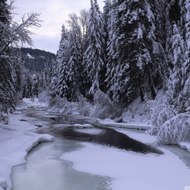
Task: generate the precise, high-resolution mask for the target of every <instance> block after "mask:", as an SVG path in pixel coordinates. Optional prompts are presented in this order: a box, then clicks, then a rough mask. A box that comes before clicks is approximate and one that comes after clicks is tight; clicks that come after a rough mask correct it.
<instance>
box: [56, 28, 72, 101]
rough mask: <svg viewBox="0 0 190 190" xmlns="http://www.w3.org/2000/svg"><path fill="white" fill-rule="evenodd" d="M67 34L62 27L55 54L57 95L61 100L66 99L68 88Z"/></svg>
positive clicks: (68, 43)
mask: <svg viewBox="0 0 190 190" xmlns="http://www.w3.org/2000/svg"><path fill="white" fill-rule="evenodd" d="M69 40H70V39H69V32H68V31H67V29H66V28H65V26H64V25H63V27H62V36H61V41H60V44H59V50H58V52H57V64H58V79H57V94H58V95H59V96H60V97H61V98H63V97H66V98H67V97H68V96H69V95H68V92H69V86H68V84H67V79H68V61H69V59H70V56H71V51H70V48H71V47H70V41H69Z"/></svg>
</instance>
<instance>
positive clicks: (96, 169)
mask: <svg viewBox="0 0 190 190" xmlns="http://www.w3.org/2000/svg"><path fill="white" fill-rule="evenodd" d="M129 136H131V137H134V136H135V137H137V136H138V140H141V141H142V142H143V141H146V142H149V143H152V142H154V140H155V139H153V138H152V137H150V136H149V137H150V138H149V137H148V135H147V136H146V138H145V135H143V134H142V135H140V136H139V134H136V135H135V134H134V133H132V132H131V133H129ZM82 145H83V146H84V148H83V149H80V150H78V151H75V152H70V153H67V154H64V155H63V156H62V159H64V160H68V161H71V162H73V163H74V166H73V167H74V168H75V169H76V170H79V171H83V172H87V173H92V174H97V175H102V176H107V177H111V178H112V184H111V185H112V189H113V190H123V189H130V190H139V189H141V190H145V189H146V190H179V189H184V187H185V186H188V185H190V168H188V167H187V166H185V164H184V163H183V162H182V161H181V160H179V158H178V157H177V156H175V155H174V154H173V153H171V152H169V151H167V150H164V149H162V150H163V151H164V155H160V156H158V155H155V154H149V155H143V154H139V153H134V152H127V151H122V150H118V149H115V148H110V147H104V146H101V145H95V144H91V143H82Z"/></svg>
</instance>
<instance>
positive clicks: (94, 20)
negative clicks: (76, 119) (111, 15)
mask: <svg viewBox="0 0 190 190" xmlns="http://www.w3.org/2000/svg"><path fill="white" fill-rule="evenodd" d="M104 47H105V41H104V23H103V19H102V14H101V12H100V10H99V6H98V3H97V1H96V0H91V9H90V18H89V25H88V48H87V50H86V52H85V54H84V59H85V60H84V61H85V64H86V66H87V68H88V77H89V79H90V82H91V88H90V91H89V92H90V94H92V95H93V94H94V93H95V92H96V91H97V90H102V91H105V83H104V81H105V53H104Z"/></svg>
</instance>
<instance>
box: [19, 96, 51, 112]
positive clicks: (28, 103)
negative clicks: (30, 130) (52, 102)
mask: <svg viewBox="0 0 190 190" xmlns="http://www.w3.org/2000/svg"><path fill="white" fill-rule="evenodd" d="M47 106H48V102H41V101H39V99H38V98H24V99H23V100H22V102H21V103H20V104H19V105H18V106H17V110H22V109H26V108H29V107H35V108H46V107H47Z"/></svg>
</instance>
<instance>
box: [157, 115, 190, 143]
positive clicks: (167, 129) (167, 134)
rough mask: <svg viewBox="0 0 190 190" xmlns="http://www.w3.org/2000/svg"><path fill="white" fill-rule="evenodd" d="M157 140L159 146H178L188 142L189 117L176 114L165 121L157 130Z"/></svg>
mask: <svg viewBox="0 0 190 190" xmlns="http://www.w3.org/2000/svg"><path fill="white" fill-rule="evenodd" d="M157 140H158V142H159V143H161V144H178V143H179V142H180V141H189V140H190V116H189V115H188V114H184V113H181V114H178V115H176V116H174V117H172V118H171V119H169V120H168V121H166V122H165V123H164V124H163V125H162V126H161V127H160V129H159V130H158V134H157Z"/></svg>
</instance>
